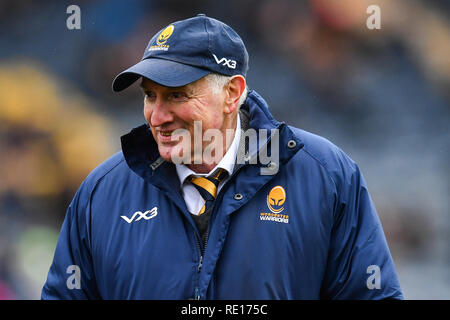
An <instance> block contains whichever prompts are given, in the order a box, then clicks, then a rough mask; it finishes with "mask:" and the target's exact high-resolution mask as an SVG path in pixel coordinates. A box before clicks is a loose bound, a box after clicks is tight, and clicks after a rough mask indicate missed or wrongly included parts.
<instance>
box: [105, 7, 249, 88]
mask: <svg viewBox="0 0 450 320" xmlns="http://www.w3.org/2000/svg"><path fill="white" fill-rule="evenodd" d="M247 70H248V53H247V50H246V48H245V45H244V42H243V41H242V39H241V37H239V35H238V34H237V33H236V32H235V31H234V30H233V29H232V28H231V27H229V26H228V25H226V24H225V23H223V22H220V21H218V20H216V19H213V18H210V17H207V16H206V15H204V14H199V15H197V16H196V17H193V18H189V19H186V20H181V21H177V22H174V23H172V24H170V25H168V26H167V27H165V28H163V29H161V30H160V31H159V32H158V33H156V34H155V35H154V36H153V38H152V39H151V40H150V42H149V44H148V45H147V48H146V49H145V52H144V56H143V57H142V60H141V61H139V62H138V63H137V64H135V65H134V66H132V67H130V68H128V69H127V70H125V71H123V72H121V73H120V74H119V75H118V76H116V78H115V79H114V81H113V85H112V88H113V90H114V91H116V92H117V91H121V90H123V89H125V88H127V87H129V86H130V85H131V84H133V82H135V81H136V80H138V79H139V78H140V77H145V78H148V79H150V80H152V81H154V82H156V83H158V84H160V85H163V86H166V87H181V86H184V85H186V84H189V83H191V82H194V81H196V80H198V79H200V78H202V77H204V76H206V75H207V74H209V73H211V72H215V73H219V74H222V75H226V76H233V75H242V76H244V77H245V76H246V74H247Z"/></svg>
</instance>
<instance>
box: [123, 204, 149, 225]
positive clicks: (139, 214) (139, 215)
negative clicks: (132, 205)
mask: <svg viewBox="0 0 450 320" xmlns="http://www.w3.org/2000/svg"><path fill="white" fill-rule="evenodd" d="M157 215H158V208H157V207H154V208H153V209H151V210H147V211H145V212H144V213H143V212H141V211H136V212H135V213H134V214H133V215H132V216H131V218H128V217H127V216H120V217H121V218H122V219H123V220H125V221H126V222H128V223H132V222H133V221H139V220H141V219H142V218H144V219H145V220H150V219H152V218H154V217H156V216H157ZM136 217H137V218H136ZM135 218H136V219H135Z"/></svg>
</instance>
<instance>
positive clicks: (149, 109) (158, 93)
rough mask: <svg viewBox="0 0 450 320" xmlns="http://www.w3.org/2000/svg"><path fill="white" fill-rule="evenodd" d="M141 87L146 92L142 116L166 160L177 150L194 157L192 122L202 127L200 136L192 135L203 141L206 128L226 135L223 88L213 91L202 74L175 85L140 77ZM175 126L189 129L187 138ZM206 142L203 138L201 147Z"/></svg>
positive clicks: (178, 152)
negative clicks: (195, 78) (195, 79)
mask: <svg viewBox="0 0 450 320" xmlns="http://www.w3.org/2000/svg"><path fill="white" fill-rule="evenodd" d="M141 87H142V90H143V91H144V94H145V98H144V116H145V119H146V120H147V122H148V123H149V124H150V128H151V131H152V134H153V137H154V139H155V141H156V143H157V144H158V150H159V153H160V155H161V156H162V157H163V158H164V159H165V160H166V161H172V159H173V156H174V154H177V155H179V154H180V152H181V153H182V154H184V155H186V154H190V156H191V159H192V161H193V160H194V146H195V143H194V122H196V124H197V126H198V125H199V124H200V123H201V128H202V132H201V137H195V139H200V140H201V141H202V137H203V133H204V132H205V131H206V130H208V129H218V130H220V131H221V132H222V133H223V135H224V136H225V130H226V129H227V127H226V126H227V122H226V121H224V119H225V113H224V110H225V93H224V90H222V91H221V92H220V93H215V92H213V91H212V90H211V88H210V85H209V82H208V80H206V79H205V78H202V79H200V80H197V81H195V82H193V83H190V84H188V85H186V86H183V87H177V88H170V87H164V86H161V85H159V84H157V83H155V82H153V81H151V80H149V79H146V78H143V80H142V84H141ZM199 121H200V122H199ZM177 129H184V130H185V132H188V133H189V134H190V138H191V139H190V141H185V140H187V139H184V137H183V139H180V136H179V135H176V134H173V132H174V131H175V130H177ZM195 134H197V135H198V132H196V133H195ZM208 143H210V142H203V143H202V149H204V148H205V145H206V144H208Z"/></svg>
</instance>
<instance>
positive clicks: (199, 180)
mask: <svg viewBox="0 0 450 320" xmlns="http://www.w3.org/2000/svg"><path fill="white" fill-rule="evenodd" d="M226 176H227V172H226V170H224V169H222V168H220V169H218V170H217V171H216V172H215V173H214V174H212V175H211V176H208V177H196V176H191V178H190V182H191V183H192V184H193V185H194V187H195V188H196V189H197V190H198V192H199V193H200V195H201V196H202V198H203V200H205V204H204V205H203V207H202V208H201V210H200V212H199V213H198V215H201V214H204V213H205V212H207V211H208V210H210V209H211V207H212V205H213V203H214V200H216V196H217V188H218V187H219V183H220V182H221V181H222V180H223V179H224V178H225V177H226Z"/></svg>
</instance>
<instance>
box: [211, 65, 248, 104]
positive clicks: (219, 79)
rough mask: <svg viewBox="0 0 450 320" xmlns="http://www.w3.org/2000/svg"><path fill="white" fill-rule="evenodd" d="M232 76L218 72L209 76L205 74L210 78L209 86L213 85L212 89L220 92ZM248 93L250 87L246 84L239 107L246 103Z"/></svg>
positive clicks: (216, 92)
mask: <svg viewBox="0 0 450 320" xmlns="http://www.w3.org/2000/svg"><path fill="white" fill-rule="evenodd" d="M231 78H232V77H229V76H224V75H222V74H218V73H210V74H208V75H207V76H205V79H206V80H208V82H209V86H210V87H211V90H212V91H213V92H214V93H215V94H218V93H219V92H220V91H221V90H222V89H223V87H225V86H226V84H227V83H228V82H229V81H230V80H231ZM247 93H248V87H247V86H245V89H244V91H243V92H242V94H241V97H240V98H239V103H238V107H240V106H241V105H243V104H244V102H245V99H247Z"/></svg>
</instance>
